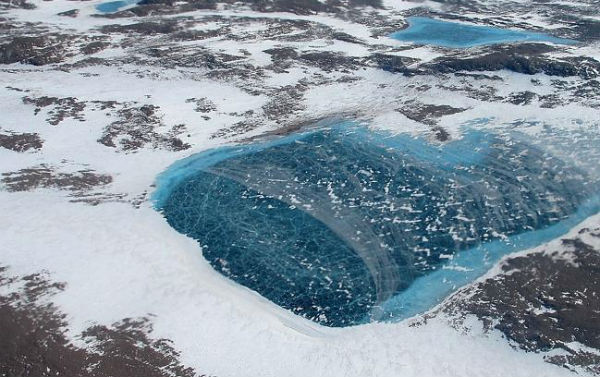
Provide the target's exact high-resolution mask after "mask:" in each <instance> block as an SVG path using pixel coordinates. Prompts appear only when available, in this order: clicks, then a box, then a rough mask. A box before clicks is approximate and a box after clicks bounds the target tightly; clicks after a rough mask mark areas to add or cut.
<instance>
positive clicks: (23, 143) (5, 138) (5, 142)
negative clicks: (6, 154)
mask: <svg viewBox="0 0 600 377" xmlns="http://www.w3.org/2000/svg"><path fill="white" fill-rule="evenodd" d="M43 144H44V142H43V140H42V139H41V138H40V135H38V134H36V133H15V132H9V131H5V132H1V131H0V147H2V148H6V149H10V150H12V151H15V152H26V151H28V150H30V149H36V150H37V149H41V148H42V145H43Z"/></svg>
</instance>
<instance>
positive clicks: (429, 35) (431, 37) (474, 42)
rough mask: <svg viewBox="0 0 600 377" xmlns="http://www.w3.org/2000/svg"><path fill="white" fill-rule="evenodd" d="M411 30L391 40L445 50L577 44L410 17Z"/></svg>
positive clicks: (394, 35)
mask: <svg viewBox="0 0 600 377" xmlns="http://www.w3.org/2000/svg"><path fill="white" fill-rule="evenodd" d="M408 23H409V27H408V28H407V29H404V30H400V31H398V32H395V33H393V34H392V35H391V37H392V38H394V39H397V40H400V41H406V42H414V43H418V44H429V45H436V46H444V47H455V48H459V47H463V48H464V47H474V46H482V45H488V44H496V43H509V42H525V41H527V42H551V43H557V44H574V43H576V41H573V40H570V39H564V38H557V37H553V36H550V35H547V34H542V33H534V32H528V31H519V30H512V29H500V28H494V27H489V26H476V25H468V24H463V23H458V22H448V21H442V20H437V19H433V18H426V17H409V18H408Z"/></svg>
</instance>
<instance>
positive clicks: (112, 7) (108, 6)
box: [96, 0, 138, 13]
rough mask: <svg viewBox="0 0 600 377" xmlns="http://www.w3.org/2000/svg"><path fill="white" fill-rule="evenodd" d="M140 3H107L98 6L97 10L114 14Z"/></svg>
mask: <svg viewBox="0 0 600 377" xmlns="http://www.w3.org/2000/svg"><path fill="white" fill-rule="evenodd" d="M136 3H138V0H117V1H107V2H104V3H101V4H98V5H97V6H96V10H97V11H98V12H100V13H114V12H117V11H119V10H121V9H122V8H125V7H127V6H129V5H133V4H136Z"/></svg>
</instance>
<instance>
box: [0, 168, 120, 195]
mask: <svg viewBox="0 0 600 377" xmlns="http://www.w3.org/2000/svg"><path fill="white" fill-rule="evenodd" d="M0 182H2V184H3V185H4V186H5V188H6V190H7V191H11V192H15V191H30V190H35V189H38V188H56V189H60V190H69V191H87V190H91V189H93V188H95V187H99V186H105V185H107V184H109V183H111V182H112V177H111V176H110V175H107V174H98V173H96V172H95V171H94V170H91V169H85V170H79V171H76V172H73V173H61V172H57V171H55V169H54V168H52V167H49V166H46V165H39V166H35V167H31V168H26V169H21V170H18V171H14V172H10V173H2V179H0Z"/></svg>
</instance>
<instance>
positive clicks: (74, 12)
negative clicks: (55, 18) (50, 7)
mask: <svg viewBox="0 0 600 377" xmlns="http://www.w3.org/2000/svg"><path fill="white" fill-rule="evenodd" d="M58 15H59V16H65V17H73V18H74V17H77V16H78V15H79V9H71V10H67V11H65V12H60V13H59V14H58Z"/></svg>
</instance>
